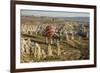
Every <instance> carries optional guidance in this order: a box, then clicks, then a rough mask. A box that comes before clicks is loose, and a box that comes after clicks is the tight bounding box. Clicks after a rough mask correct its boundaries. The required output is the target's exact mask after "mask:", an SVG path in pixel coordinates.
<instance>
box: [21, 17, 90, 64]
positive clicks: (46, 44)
mask: <svg viewBox="0 0 100 73" xmlns="http://www.w3.org/2000/svg"><path fill="white" fill-rule="evenodd" d="M68 19H69V20H68ZM74 19H75V18H73V19H72V18H63V17H46V16H40V17H39V16H21V31H20V32H21V39H20V42H21V48H20V50H21V55H20V56H21V63H29V62H47V61H67V60H86V59H89V22H87V21H85V20H83V21H82V19H85V17H84V18H82V19H81V17H80V20H79V21H78V18H77V20H74Z"/></svg>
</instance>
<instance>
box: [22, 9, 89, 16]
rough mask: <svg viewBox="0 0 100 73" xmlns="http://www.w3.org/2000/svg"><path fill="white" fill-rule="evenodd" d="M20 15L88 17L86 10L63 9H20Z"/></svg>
mask: <svg viewBox="0 0 100 73" xmlns="http://www.w3.org/2000/svg"><path fill="white" fill-rule="evenodd" d="M21 15H22V16H32V15H34V16H48V17H89V13H86V12H65V11H43V10H21Z"/></svg>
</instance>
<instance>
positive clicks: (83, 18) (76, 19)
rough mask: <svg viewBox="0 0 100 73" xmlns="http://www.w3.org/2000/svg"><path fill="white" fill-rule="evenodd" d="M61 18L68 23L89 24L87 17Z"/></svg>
mask: <svg viewBox="0 0 100 73" xmlns="http://www.w3.org/2000/svg"><path fill="white" fill-rule="evenodd" d="M61 18H62V19H64V20H69V21H79V22H89V17H61Z"/></svg>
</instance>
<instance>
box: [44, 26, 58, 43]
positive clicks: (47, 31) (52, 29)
mask: <svg viewBox="0 0 100 73" xmlns="http://www.w3.org/2000/svg"><path fill="white" fill-rule="evenodd" d="M55 31H56V27H55V26H50V25H49V26H47V27H46V29H45V35H46V37H47V38H48V40H50V44H52V43H53V42H52V37H53V35H54V34H55Z"/></svg>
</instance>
